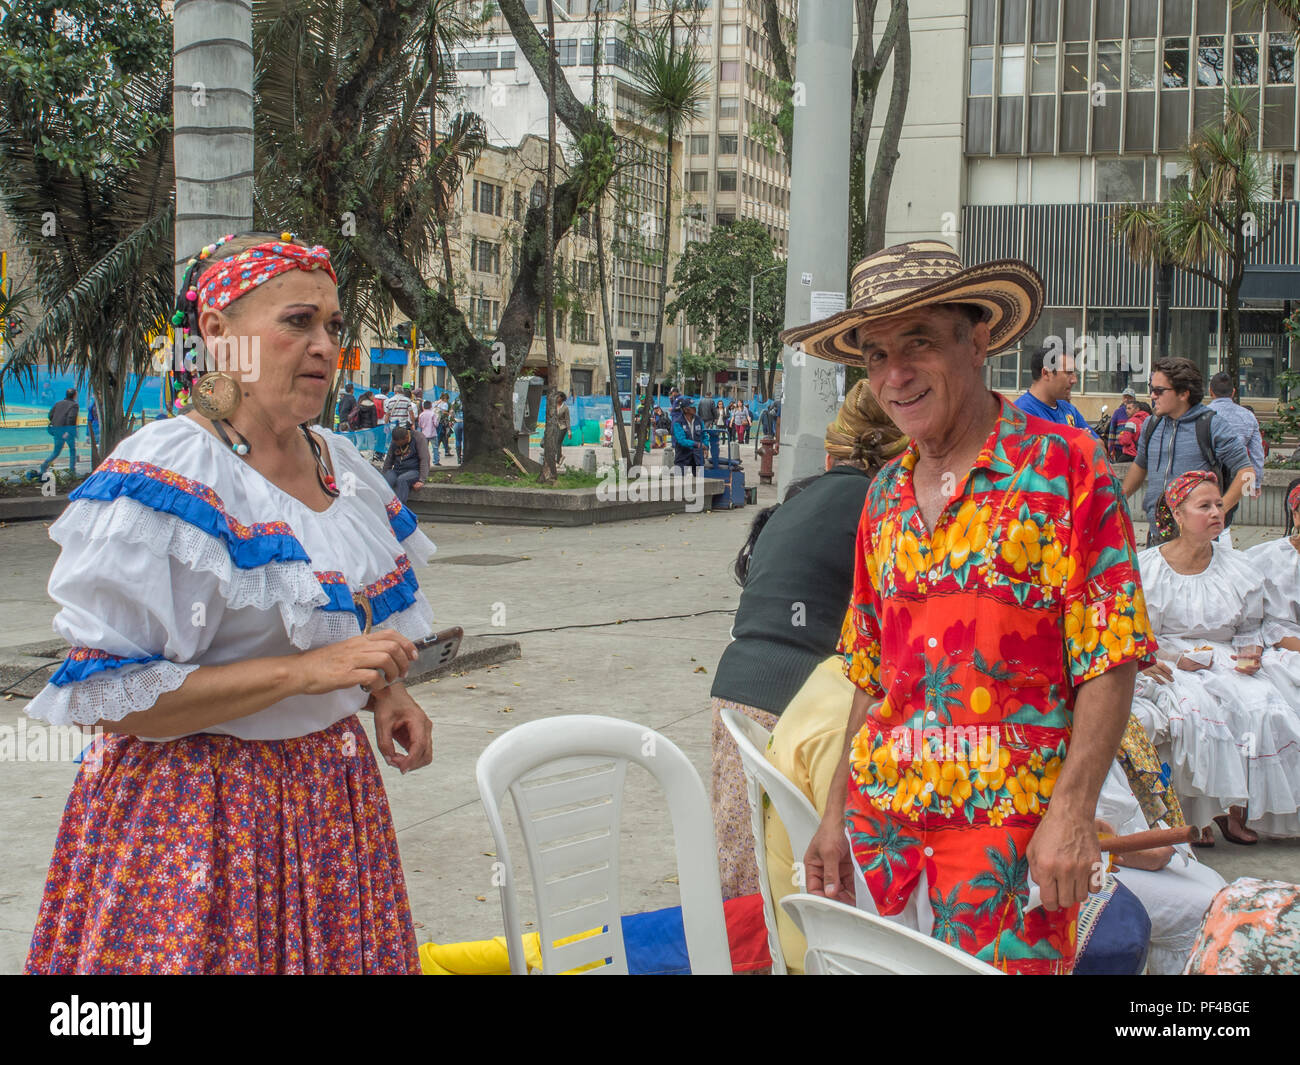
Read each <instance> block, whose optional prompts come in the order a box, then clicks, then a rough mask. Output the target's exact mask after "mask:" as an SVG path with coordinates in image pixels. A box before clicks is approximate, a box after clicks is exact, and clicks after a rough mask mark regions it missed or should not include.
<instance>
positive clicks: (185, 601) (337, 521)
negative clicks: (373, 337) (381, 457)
mask: <svg viewBox="0 0 1300 1065" xmlns="http://www.w3.org/2000/svg"><path fill="white" fill-rule="evenodd" d="M172 322H173V324H174V325H175V326H176V332H177V336H178V339H179V338H180V336H181V334H182V332H183V331H190V332H191V333H192V332H196V331H197V332H201V333H202V336H203V338H204V341H205V343H206V344H208V346H209V349H211V348H212V347H213V346H215V345H214V343H213V342H215V341H226V340H234V338H236V337H240V338H245V339H247V340H248V341H249V342H250V343H249V344H248V346H247V350H248V351H250V352H253V353H255V356H256V357H255V358H254V359H253V360H252V365H251V366H250V365H241V366H240V367H239V368H233V367H232V368H231V369H230V370H229V371H228V372H210V373H207V374H205V375H204V376H202V377H200V378H199V379H198V380H197V382H192V383H193V388H192V395H193V397H194V409H193V410H191V411H189V412H187V413H185V414H184V415H182V416H180V417H177V418H172V419H169V420H165V421H158V422H153V423H151V424H149V425H147V426H145V427H144V428H143V429H141V430H139V431H138V432H136V433H134V434H133V435H132V436H129V437H128V438H127V439H126V440H124V441H122V443H121V444H120V445H119V446H118V447H117V448H116V449H115V450H114V451H113V453H112V454H111V455H109V456H108V458H107V459H106V460H105V461H104V462H103V463H102V464H101V465H100V467H99V468H98V469H97V470H96V471H95V472H94V473H93V474H92V475H91V476H90V477H88V478H87V479H86V480H85V482H84V483H82V484H81V485H80V486H79V487H78V488H77V489H76V490H75V491H74V492H73V493H72V495H71V497H70V500H71V501H70V503H69V505H68V507H67V509H66V510H65V511H64V513H63V515H62V517H60V518H59V520H58V521H57V522H55V523H54V525H52V526H51V528H50V535H51V537H52V538H53V539H54V540H56V541H57V542H58V543H59V544H60V545H61V547H62V549H63V550H62V553H61V554H60V556H59V560H58V562H57V563H56V564H55V566H54V571H53V573H52V574H51V576H50V583H49V592H50V596H51V597H52V598H53V599H54V600H55V601H56V602H57V603H58V604H59V605H60V607H61V608H62V609H61V610H60V611H59V614H58V615H57V617H56V618H55V621H54V627H55V630H56V631H57V632H58V633H59V635H60V636H62V637H63V638H64V639H66V640H67V641H68V643H69V644H71V645H72V651H71V652H70V653H69V655H68V656H67V659H66V661H65V662H64V663H63V665H62V666H61V667H60V669H59V670H58V671H57V672H56V673H55V674H54V675H53V677H52V678H51V680H50V683H49V684H48V685H47V686H46V688H45V689H44V690H43V691H41V693H40V694H39V695H38V696H37V697H36V698H35V699H34V700H33V701H32V703H31V704H30V705H29V706H28V708H27V712H28V713H29V714H30V715H31V716H32V717H34V718H38V719H41V720H43V721H47V722H50V723H53V724H60V725H69V724H77V725H83V726H97V727H98V729H102V730H103V733H104V734H102V735H100V736H99V737H98V738H97V739H96V740H95V741H94V743H93V745H92V747H91V748H90V749H89V751H88V752H87V755H86V757H85V759H84V760H83V762H82V765H81V768H80V771H79V772H78V774H77V777H76V780H75V782H74V783H73V786H72V794H71V795H70V797H69V799H68V804H67V807H66V809H65V810H64V814H63V820H62V823H61V825H60V828H59V834H58V839H57V841H56V843H55V846H54V856H53V859H52V860H51V862H50V871H49V877H48V879H47V881H46V884H45V892H44V896H43V898H42V901H41V907H40V913H39V915H38V917H37V921H36V930H35V932H34V934H33V936H32V942H31V948H30V950H29V953H28V956H27V966H26V968H27V970H28V971H29V972H33V973H72V972H77V973H262V972H267V973H273V972H296V973H414V974H418V973H419V972H420V965H419V955H418V953H417V948H416V942H415V929H414V925H413V922H412V919H411V909H410V903H409V901H408V898H407V893H406V884H405V881H404V879H403V875H402V866H401V860H400V858H399V856H398V852H397V840H396V835H395V833H394V831H393V823H392V817H391V815H390V813H389V807H388V800H387V797H386V796H385V793H384V786H383V782H382V780H381V779H380V776H379V771H378V767H377V766H376V764H375V759H374V756H373V755H372V754H371V748H370V743H369V742H368V740H367V737H366V732H365V730H364V729H363V727H362V725H361V722H360V721H359V720H358V717H357V715H358V713H359V712H360V711H362V710H369V711H371V712H372V713H373V715H374V720H373V723H374V734H375V737H376V743H377V746H378V747H379V749H380V751H381V753H382V754H383V755H384V757H385V760H386V761H387V762H388V764H389V765H390V766H394V767H396V768H399V769H401V771H402V772H403V773H405V772H406V771H407V770H409V769H417V768H419V767H420V766H423V765H427V764H428V763H429V761H430V759H431V757H432V741H431V732H432V726H431V724H430V722H429V719H428V717H427V716H426V715H425V714H424V712H423V711H422V710H421V709H420V707H419V706H417V705H416V704H415V702H414V700H413V699H412V698H411V696H410V695H409V694H408V693H407V692H406V690H405V688H403V686H402V685H401V684H400V683H399V682H400V680H401V678H402V677H403V676H405V675H406V672H407V670H408V669H409V668H410V664H411V662H412V661H414V659H415V657H416V654H417V652H416V647H415V644H414V643H413V642H412V641H413V640H416V639H421V638H423V637H425V636H427V635H429V634H430V632H431V631H432V621H433V615H432V612H431V611H430V609H429V605H428V603H427V602H426V601H425V599H424V596H423V595H422V594H421V593H420V591H419V587H418V585H417V583H416V580H415V576H414V573H413V572H412V561H414V562H416V563H423V562H425V561H426V560H427V559H428V557H429V555H431V554H432V552H433V545H432V544H431V543H430V542H429V541H428V539H427V538H426V537H425V536H424V534H423V533H421V532H420V531H419V530H418V529H417V528H416V522H415V518H414V516H413V515H412V514H411V512H410V511H409V510H407V509H406V508H405V507H403V506H401V505H400V504H399V503H398V502H397V501H396V499H394V498H393V492H392V490H391V489H390V488H389V487H388V486H387V484H385V483H384V479H383V477H381V476H380V474H379V472H378V471H377V470H375V469H374V468H373V467H372V466H371V465H370V464H369V463H368V462H366V461H365V460H363V459H362V458H361V456H360V455H359V454H358V452H357V450H356V449H355V448H354V447H353V446H352V445H351V444H350V443H348V442H347V441H346V440H344V439H343V438H342V437H340V436H336V435H335V434H333V433H331V432H328V431H326V430H322V429H320V428H319V427H310V428H309V425H308V423H309V422H310V421H312V420H313V419H314V418H315V417H316V416H317V415H319V413H320V411H321V410H322V408H323V407H324V405H325V397H326V395H327V393H328V391H329V386H330V381H331V379H332V377H333V375H334V372H335V370H336V368H337V365H338V358H339V334H340V331H341V327H342V316H341V314H340V313H339V304H338V290H337V287H336V282H335V279H334V272H333V269H332V268H331V267H330V264H329V253H328V252H327V251H326V250H325V249H324V248H321V247H316V248H307V247H303V246H301V245H298V244H295V243H294V242H293V241H292V240H291V239H290V237H289V235H288V234H283V235H282V236H281V237H280V238H278V239H277V238H276V237H275V236H259V235H253V236H247V237H238V238H228V239H227V240H225V241H222V242H219V243H218V244H217V245H209V246H208V248H206V249H204V252H203V254H202V255H201V256H200V257H199V258H197V259H196V260H194V261H192V262H191V264H190V265H189V266H188V267H187V270H186V273H185V275H184V281H183V283H182V285H181V296H180V298H179V300H178V305H177V310H176V315H175V316H174V317H173V319H172ZM235 350H238V348H237V347H236V349H235ZM235 361H237V360H235ZM372 624H373V625H374V626H375V627H374V629H373V631H372ZM395 743H397V744H400V745H401V746H402V747H404V748H405V753H399V750H398V748H397V747H396V746H395Z"/></svg>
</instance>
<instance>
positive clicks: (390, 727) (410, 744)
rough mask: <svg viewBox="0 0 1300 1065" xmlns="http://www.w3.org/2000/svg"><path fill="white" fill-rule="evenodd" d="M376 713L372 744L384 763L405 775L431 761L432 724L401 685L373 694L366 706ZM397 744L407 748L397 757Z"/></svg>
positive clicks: (394, 685)
mask: <svg viewBox="0 0 1300 1065" xmlns="http://www.w3.org/2000/svg"><path fill="white" fill-rule="evenodd" d="M367 706H369V707H370V709H371V710H373V711H374V714H375V742H376V743H377V744H378V746H379V752H380V753H381V754H382V755H383V756H384V761H385V762H387V763H388V764H389V765H391V766H392V767H393V768H394V769H400V770H401V771H402V774H403V775H405V774H406V773H407V772H408V771H409V770H412V769H420V768H422V767H424V766H426V765H428V764H429V763H430V762H432V761H433V722H432V721H430V720H429V715H428V714H426V713H425V712H424V711H423V710H421V709H420V707H419V704H418V703H416V701H415V700H414V699H412V698H411V693H410V692H408V691H407V690H406V688H405V687H404V686H403V685H401V684H393V685H391V686H389V687H387V688H385V689H384V690H383V691H382V692H376V693H375V694H374V695H372V696H371V697H370V702H369V703H368V704H367ZM394 741H396V742H397V743H399V744H401V746H402V747H404V748H405V749H406V753H405V754H398V753H397V749H396V748H395V747H394V745H393V743H394Z"/></svg>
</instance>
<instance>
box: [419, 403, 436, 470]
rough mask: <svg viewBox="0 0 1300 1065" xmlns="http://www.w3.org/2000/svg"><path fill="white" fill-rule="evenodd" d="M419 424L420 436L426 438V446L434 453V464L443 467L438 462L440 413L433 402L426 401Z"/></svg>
mask: <svg viewBox="0 0 1300 1065" xmlns="http://www.w3.org/2000/svg"><path fill="white" fill-rule="evenodd" d="M417 422H418V425H417V428H418V429H419V431H420V435H421V436H422V437H424V442H425V445H426V446H427V447H428V449H429V450H430V451H431V452H432V453H433V455H432V461H433V464H434V465H435V466H441V465H442V463H441V462H439V461H438V412H437V411H435V410H434V409H433V400H430V399H426V400H425V401H424V408H423V409H422V410H421V411H420V416H419V418H418V419H417Z"/></svg>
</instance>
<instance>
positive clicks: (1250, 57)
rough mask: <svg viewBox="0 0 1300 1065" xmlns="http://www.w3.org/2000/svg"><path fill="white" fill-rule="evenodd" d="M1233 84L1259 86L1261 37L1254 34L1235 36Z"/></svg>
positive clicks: (1233, 42)
mask: <svg viewBox="0 0 1300 1065" xmlns="http://www.w3.org/2000/svg"><path fill="white" fill-rule="evenodd" d="M1232 84H1234V85H1258V84H1259V37H1258V36H1257V35H1256V34H1254V33H1237V34H1234V35H1233V38H1232Z"/></svg>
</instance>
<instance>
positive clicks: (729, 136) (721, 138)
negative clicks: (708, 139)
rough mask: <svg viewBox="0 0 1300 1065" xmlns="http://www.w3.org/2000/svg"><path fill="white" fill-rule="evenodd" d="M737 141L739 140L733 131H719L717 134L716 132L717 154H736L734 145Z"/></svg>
mask: <svg viewBox="0 0 1300 1065" xmlns="http://www.w3.org/2000/svg"><path fill="white" fill-rule="evenodd" d="M738 141H739V137H738V136H737V135H736V134H735V133H719V134H718V154H719V155H735V154H736V145H737V143H738Z"/></svg>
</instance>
